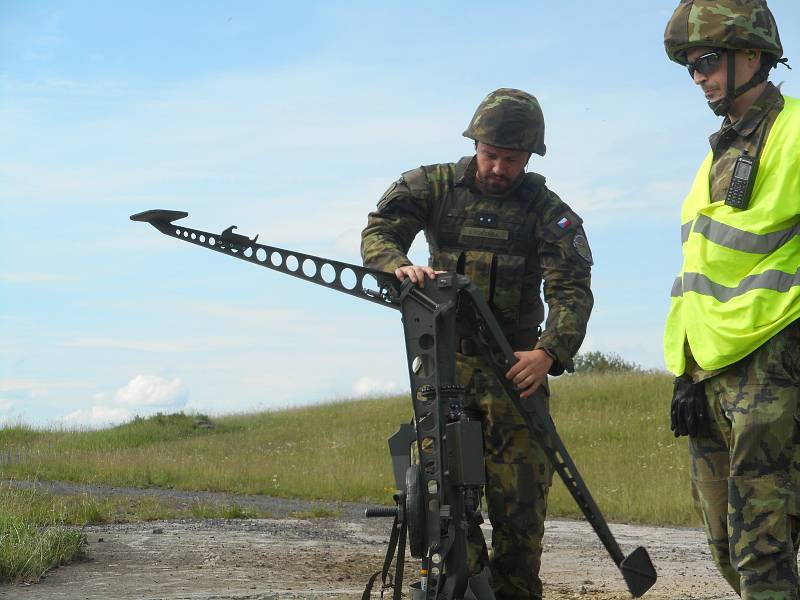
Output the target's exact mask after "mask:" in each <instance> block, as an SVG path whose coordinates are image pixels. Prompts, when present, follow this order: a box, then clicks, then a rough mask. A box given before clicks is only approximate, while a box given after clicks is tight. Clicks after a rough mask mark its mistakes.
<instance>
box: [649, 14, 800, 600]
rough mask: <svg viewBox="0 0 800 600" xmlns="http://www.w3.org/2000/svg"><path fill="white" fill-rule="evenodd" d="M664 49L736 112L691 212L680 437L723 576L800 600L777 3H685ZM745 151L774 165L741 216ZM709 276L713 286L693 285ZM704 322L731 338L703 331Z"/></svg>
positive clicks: (678, 293)
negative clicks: (780, 278)
mask: <svg viewBox="0 0 800 600" xmlns="http://www.w3.org/2000/svg"><path fill="white" fill-rule="evenodd" d="M664 44H665V47H666V51H667V54H668V55H669V58H670V59H671V60H673V61H675V62H678V63H680V64H683V65H685V66H687V67H688V69H689V73H690V75H691V76H692V78H693V80H694V83H695V84H697V85H699V86H700V87H701V88H702V91H703V92H704V94H705V97H706V99H707V100H708V103H709V106H710V107H711V109H712V110H713V111H714V112H715V114H717V115H719V116H725V119H724V120H723V123H722V127H721V129H720V130H719V131H718V132H716V133H714V134H713V135H712V136H711V138H710V143H711V154H710V156H709V157H708V158H707V159H706V162H705V163H704V167H701V172H700V173H699V174H698V177H697V179H696V181H695V184H694V187H693V189H692V192H690V197H692V194H693V193H694V192H695V190H697V193H698V194H704V195H705V201H704V202H701V203H696V204H694V205H693V209H692V210H687V204H688V203H689V202H690V198H689V197H687V200H686V202H685V204H684V211H683V216H682V219H681V221H682V222H683V223H684V224H683V227H682V239H683V244H684V270H683V272H682V275H681V277H680V278H679V280H677V281H676V285H675V287H674V288H673V306H672V309H671V311H670V316H669V317H668V321H667V331H666V334H665V352H666V355H667V364H668V366H669V367H670V370H673V371H674V372H675V374H676V375H680V377H679V378H678V379H677V380H676V386H675V394H674V397H673V406H672V428H673V430H674V431H675V435H676V436H677V435H683V434H688V435H689V436H690V437H689V448H690V452H691V459H692V469H691V474H692V492H693V496H694V498H695V502H696V505H697V507H698V510H699V511H700V512H701V514H702V516H703V522H704V524H705V529H706V534H707V537H708V543H709V546H710V548H711V553H712V556H713V558H714V561H715V562H716V564H717V567H718V568H719V570H720V572H721V573H722V575H723V576H724V577H725V579H726V580H727V581H728V582H729V583H730V585H731V587H732V588H733V589H734V590H735V591H736V592H737V593H738V594H739V595H740V596H741V597H742V598H746V599H748V600H790V599H792V600H797V598H798V575H797V550H798V543H800V519H799V517H798V515H800V510H798V509H799V508H800V506H798V484H800V477H799V476H798V474H799V473H800V468H799V467H800V444H798V426H797V420H798V412H799V408H800V406H799V405H800V403H799V402H798V400H800V322H798V321H797V318H798V316H800V315H799V314H798V313H800V307H798V303H797V300H796V298H795V297H794V296H793V295H791V294H795V293H796V291H797V289H796V286H797V285H798V284H797V283H796V282H795V283H794V284H793V285H789V286H775V287H771V286H770V284H769V283H768V278H767V277H765V275H770V276H771V275H779V274H781V273H784V272H789V273H791V274H792V275H794V273H795V272H796V269H797V268H800V261H798V259H797V258H793V257H792V256H794V257H797V255H798V251H797V250H796V249H792V248H791V247H789V245H791V244H793V243H796V242H794V241H793V240H792V238H793V237H794V234H792V235H790V236H783V237H781V234H782V233H783V232H784V231H790V230H793V228H796V227H797V223H798V222H799V221H800V191H799V190H798V187H799V186H797V184H795V183H792V184H790V185H788V186H787V185H784V184H783V183H782V180H780V179H779V178H781V177H783V175H782V174H783V173H787V174H788V178H787V181H790V180H792V178H793V179H794V180H795V181H796V180H797V178H798V176H797V172H798V170H797V168H798V166H799V165H800V147H798V143H797V137H794V135H791V136H788V137H781V136H782V135H784V134H783V132H784V131H793V129H792V128H797V127H798V125H797V123H798V117H800V113H796V112H794V111H795V107H796V101H795V100H794V99H790V98H784V97H783V96H782V95H781V93H780V90H779V89H778V88H777V87H775V86H774V85H773V84H772V83H770V82H769V81H768V80H767V78H768V74H769V71H770V69H771V68H773V67H775V66H776V65H777V64H778V63H785V62H786V59H782V56H783V50H782V47H781V43H780V39H779V37H778V30H777V25H776V23H775V20H774V18H773V16H772V13H771V12H770V10H769V8H768V7H767V5H766V2H764V1H763V0H713V1H712V0H683V1H682V2H681V3H680V5H679V6H678V8H677V9H676V10H675V13H674V15H673V17H672V19H671V20H670V21H669V23H668V25H667V28H666V32H665V34H664ZM797 108H800V107H797ZM790 109H791V110H790ZM779 119H782V120H780V121H779ZM773 133H774V134H775V135H774V136H773ZM773 138H774V139H773ZM784 139H785V141H784ZM768 142H771V144H770V146H769V147H768V145H767V143H768ZM765 150H766V151H765ZM743 155H744V156H745V157H756V158H759V157H760V159H761V167H760V173H759V174H760V177H758V178H756V179H755V186H754V187H753V189H752V195H751V198H750V200H749V204H745V205H744V206H741V205H739V206H737V203H736V201H735V195H734V194H733V193H731V194H729V193H728V190H729V188H730V187H731V183H732V179H733V176H734V172H735V169H737V167H736V165H737V159H738V158H739V157H740V156H743ZM706 169H707V171H706ZM736 173H737V176H738V175H739V171H736ZM741 173H742V175H743V176H744V174H745V173H746V169H745V170H743V171H741ZM792 173H793V175H792ZM755 174H756V172H754V173H753V175H754V176H755ZM733 189H735V188H733ZM697 197H700V196H697ZM767 203H771V204H767ZM778 207H782V208H778ZM687 219H688V220H687ZM770 236H771V237H770ZM701 247H702V248H704V249H705V250H704V251H698V250H697V248H701ZM732 251H735V252H732ZM782 256H786V257H787V258H781V257H782ZM726 257H731V258H732V260H733V262H729V261H728V260H726ZM779 260H780V261H783V262H781V263H775V264H772V263H771V262H770V261H779ZM749 261H752V263H753V264H754V265H756V266H755V268H754V269H753V271H752V272H751V273H749V274H748V275H747V276H743V277H742V278H741V281H740V283H739V284H738V285H737V284H736V283H735V282H731V281H728V280H727V279H726V278H727V277H728V276H729V275H731V273H732V272H733V271H734V270H735V269H737V268H738V267H739V265H740V264H743V263H745V264H749ZM702 268H707V271H702V270H701V269H702ZM698 274H700V275H701V276H702V277H704V278H705V279H704V280H703V286H702V287H701V286H699V285H697V284H695V283H693V281H699V279H700V277H698ZM723 280H724V281H723ZM761 282H763V283H761ZM723 286H725V287H723ZM745 294H748V296H745ZM715 296H716V297H715ZM740 300H741V301H742V302H743V304H741V305H736V306H737V308H734V306H733V305H734V303H736V302H739V301H740ZM689 302H691V303H692V305H691V306H692V308H691V309H690V308H689V305H688V304H687V303H689ZM699 306H705V307H706V309H705V310H699V309H698V308H697V307H699ZM698 310H699V313H700V314H694V313H697V312H698ZM696 318H700V319H707V320H708V321H709V322H710V323H711V325H710V328H711V329H714V328H717V329H719V330H720V331H721V333H720V334H719V337H716V338H715V337H714V334H711V333H708V332H706V333H704V332H703V331H702V328H697V327H694V326H693V325H691V324H689V319H696ZM765 332H766V333H765ZM725 336H727V339H726V337H725ZM758 336H761V337H760V338H759V339H758V341H757V342H750V341H749V340H751V339H756V338H758ZM761 338H763V339H765V340H766V341H761ZM721 340H726V341H724V343H723V341H721ZM730 350H735V352H731V351H730ZM740 355H741V356H743V357H740ZM670 356H673V357H674V358H672V359H671V358H670ZM671 362H672V364H673V365H676V366H670V363H671Z"/></svg>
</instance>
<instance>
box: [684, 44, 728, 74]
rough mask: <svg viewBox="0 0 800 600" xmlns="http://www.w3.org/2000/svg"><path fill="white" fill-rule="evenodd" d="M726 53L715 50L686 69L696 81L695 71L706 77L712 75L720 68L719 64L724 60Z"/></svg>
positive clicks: (698, 58) (688, 65) (699, 57)
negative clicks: (723, 56)
mask: <svg viewBox="0 0 800 600" xmlns="http://www.w3.org/2000/svg"><path fill="white" fill-rule="evenodd" d="M724 53H725V51H724V50H714V51H713V52H708V53H707V54H703V55H702V56H698V57H697V58H696V59H695V60H694V62H691V63H689V64H687V65H686V68H687V69H688V70H689V77H691V78H692V79H694V72H695V71H697V72H698V73H700V74H701V75H705V76H706V77H708V76H709V75H711V74H712V73H713V72H714V71H716V70H717V68H718V67H719V62H720V60H722V55H723V54H724Z"/></svg>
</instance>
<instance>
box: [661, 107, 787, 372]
mask: <svg viewBox="0 0 800 600" xmlns="http://www.w3.org/2000/svg"><path fill="white" fill-rule="evenodd" d="M711 160H712V155H711V153H709V155H708V156H707V157H706V159H705V161H703V164H702V165H701V166H700V170H699V171H698V172H697V175H696V177H695V180H694V183H693V184H692V188H691V190H690V192H689V195H688V196H687V197H686V199H685V200H684V202H683V208H682V209H681V223H682V226H681V240H682V242H683V268H682V269H681V272H680V274H679V275H678V277H677V279H676V280H675V283H674V285H673V288H672V302H671V306H670V311H669V314H668V316H667V322H666V329H665V332H664V358H665V361H666V364H667V368H668V369H669V370H670V371H672V372H673V373H675V374H676V375H681V374H683V372H684V371H685V369H686V356H685V349H684V345H685V343H686V341H687V340H688V343H689V348H690V349H691V352H692V356H693V357H694V359H695V360H696V361H697V364H698V365H700V367H701V368H703V369H706V370H713V369H719V368H722V367H725V366H728V365H730V364H733V363H734V362H736V361H738V360H740V359H742V358H744V357H745V356H747V355H748V354H750V353H751V352H753V351H754V350H755V349H756V348H758V347H759V346H761V345H762V344H764V343H765V342H766V341H767V340H769V339H770V338H771V337H773V336H774V335H775V334H777V333H778V332H780V331H781V330H782V329H783V328H784V327H786V326H787V325H789V324H790V323H792V322H793V321H795V320H797V319H798V318H800V100H798V99H796V98H788V97H787V98H785V105H784V108H783V110H782V111H781V112H780V114H779V115H778V118H777V119H776V121H775V123H774V124H773V126H772V129H771V130H770V133H769V136H768V138H767V141H766V144H765V146H764V149H763V151H762V153H761V157H760V164H759V167H758V173H757V175H756V181H755V186H754V188H753V192H752V196H751V199H750V205H749V207H748V208H747V209H746V210H737V209H735V208H732V207H730V206H727V205H726V204H725V202H724V198H721V199H719V198H717V199H712V198H711V197H710V196H711V194H710V187H709V179H708V178H709V172H710V169H711Z"/></svg>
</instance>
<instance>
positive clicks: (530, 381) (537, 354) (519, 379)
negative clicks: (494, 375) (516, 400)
mask: <svg viewBox="0 0 800 600" xmlns="http://www.w3.org/2000/svg"><path fill="white" fill-rule="evenodd" d="M514 356H516V357H517V358H518V359H519V361H518V362H517V363H515V364H514V366H513V367H511V368H510V369H509V370H508V373H506V379H508V380H509V381H511V382H512V383H513V384H514V385H515V386H517V389H518V390H519V395H520V396H522V397H523V398H527V397H528V396H530V395H532V394H533V393H534V392H535V391H536V390H538V389H539V387H540V386H541V385H542V384H543V383H544V382H545V381H547V372H548V371H549V370H550V367H551V366H553V359H552V358H550V355H549V354H548V353H547V352H545V351H544V350H542V349H541V348H537V349H536V350H526V351H524V352H514Z"/></svg>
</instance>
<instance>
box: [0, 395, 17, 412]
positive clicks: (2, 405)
mask: <svg viewBox="0 0 800 600" xmlns="http://www.w3.org/2000/svg"><path fill="white" fill-rule="evenodd" d="M12 406H14V403H13V402H11V400H3V399H2V398H0V412H8V411H9V410H11V407H12Z"/></svg>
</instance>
